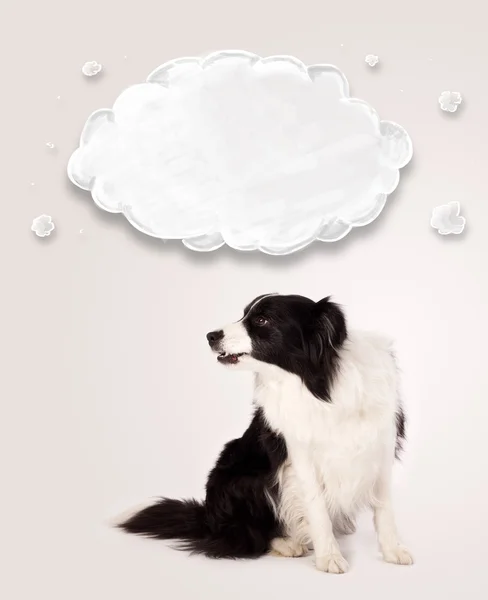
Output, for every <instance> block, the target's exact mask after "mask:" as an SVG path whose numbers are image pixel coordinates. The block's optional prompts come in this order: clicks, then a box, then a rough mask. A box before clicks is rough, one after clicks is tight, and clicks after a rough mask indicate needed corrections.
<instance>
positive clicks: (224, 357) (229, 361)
mask: <svg viewBox="0 0 488 600" xmlns="http://www.w3.org/2000/svg"><path fill="white" fill-rule="evenodd" d="M245 354H246V353H245V352H240V353H239V354H227V352H221V353H220V354H219V355H218V356H217V360H218V361H219V362H221V363H222V364H224V365H236V364H237V363H238V362H239V359H240V358H241V356H244V355H245Z"/></svg>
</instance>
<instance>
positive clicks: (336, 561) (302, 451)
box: [291, 448, 349, 573]
mask: <svg viewBox="0 0 488 600" xmlns="http://www.w3.org/2000/svg"><path fill="white" fill-rule="evenodd" d="M291 459H292V463H293V465H294V468H295V470H296V474H297V478H298V482H299V485H300V488H301V492H302V498H303V503H304V508H305V513H306V515H307V520H308V524H309V527H310V537H311V539H312V544H313V548H314V553H315V565H316V567H317V569H319V570H320V571H325V572H327V573H345V572H346V571H347V570H348V568H349V565H348V564H347V561H346V559H345V558H344V557H343V556H342V554H341V551H340V548H339V544H338V543H337V540H336V539H335V537H334V532H333V525H332V520H331V518H330V516H329V513H328V510H327V506H326V503H325V498H324V494H323V487H322V482H321V480H320V478H319V477H318V475H317V472H316V469H315V466H314V464H313V462H312V459H311V457H310V456H309V453H308V452H307V449H306V448H297V449H294V450H293V451H292V452H291Z"/></svg>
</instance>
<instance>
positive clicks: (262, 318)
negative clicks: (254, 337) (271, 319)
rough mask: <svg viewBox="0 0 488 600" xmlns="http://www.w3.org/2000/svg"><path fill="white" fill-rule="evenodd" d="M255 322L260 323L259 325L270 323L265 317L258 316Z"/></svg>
mask: <svg viewBox="0 0 488 600" xmlns="http://www.w3.org/2000/svg"><path fill="white" fill-rule="evenodd" d="M254 323H255V324H256V325H258V327H264V326H265V325H267V324H268V321H267V320H266V319H265V318H264V317H256V319H254Z"/></svg>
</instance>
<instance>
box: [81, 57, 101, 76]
mask: <svg viewBox="0 0 488 600" xmlns="http://www.w3.org/2000/svg"><path fill="white" fill-rule="evenodd" d="M101 70H102V65H100V64H99V63H97V61H96V60H92V61H89V62H86V63H85V64H84V65H83V66H82V67H81V72H82V73H83V75H86V76H87V77H93V76H94V75H98V73H100V71H101Z"/></svg>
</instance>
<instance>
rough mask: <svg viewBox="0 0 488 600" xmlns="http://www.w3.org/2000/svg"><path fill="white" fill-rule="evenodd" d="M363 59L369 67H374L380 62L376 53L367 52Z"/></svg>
mask: <svg viewBox="0 0 488 600" xmlns="http://www.w3.org/2000/svg"><path fill="white" fill-rule="evenodd" d="M364 60H365V62H366V63H367V64H368V65H369V66H370V67H374V66H376V65H377V64H378V63H379V62H380V59H379V58H378V57H377V56H376V54H368V55H367V56H366V58H365V59H364Z"/></svg>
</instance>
